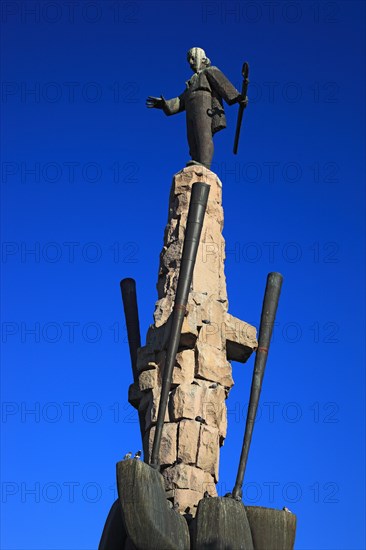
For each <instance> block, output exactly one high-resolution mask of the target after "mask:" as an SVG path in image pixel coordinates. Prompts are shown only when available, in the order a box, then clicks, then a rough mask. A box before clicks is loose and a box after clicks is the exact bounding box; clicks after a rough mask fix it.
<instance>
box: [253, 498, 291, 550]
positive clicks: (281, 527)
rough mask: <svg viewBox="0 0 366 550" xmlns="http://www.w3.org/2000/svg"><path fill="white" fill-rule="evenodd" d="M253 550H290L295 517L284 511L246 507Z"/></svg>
mask: <svg viewBox="0 0 366 550" xmlns="http://www.w3.org/2000/svg"><path fill="white" fill-rule="evenodd" d="M245 509H246V512H247V517H248V521H249V525H250V530H251V532H252V537H253V544H254V549H255V550H261V549H262V548H271V549H272V548H273V549H275V550H277V549H280V550H292V549H293V547H294V544H295V534H296V516H295V514H291V513H289V512H286V511H284V510H276V509H275V508H263V507H261V506H246V507H245Z"/></svg>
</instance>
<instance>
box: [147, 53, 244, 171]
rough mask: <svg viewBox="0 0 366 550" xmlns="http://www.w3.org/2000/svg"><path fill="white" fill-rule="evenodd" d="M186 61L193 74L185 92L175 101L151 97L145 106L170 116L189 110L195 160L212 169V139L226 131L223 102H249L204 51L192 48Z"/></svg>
mask: <svg viewBox="0 0 366 550" xmlns="http://www.w3.org/2000/svg"><path fill="white" fill-rule="evenodd" d="M187 60H188V63H189V64H190V66H191V69H192V70H193V71H194V75H193V76H192V77H191V78H190V79H189V80H188V81H187V82H186V89H185V90H184V92H183V93H182V94H181V95H179V96H178V97H175V98H173V99H164V97H163V96H160V97H152V96H149V97H148V98H147V100H146V106H147V107H149V108H155V109H162V110H163V111H164V113H165V114H166V115H168V116H170V115H175V114H176V113H180V112H181V111H186V122H187V138H188V144H189V154H190V156H191V159H192V161H190V162H188V163H187V164H188V165H189V164H203V165H204V166H206V168H210V166H211V162H212V157H213V151H214V146H213V140H212V136H213V135H214V134H215V133H216V132H219V131H220V130H222V129H223V128H226V118H225V111H224V107H223V99H224V100H225V102H226V103H227V104H228V105H233V104H234V103H240V104H241V105H242V106H245V105H246V104H247V102H248V99H247V98H246V97H243V96H242V94H241V93H240V92H238V90H237V89H236V88H235V86H233V85H232V84H231V82H230V81H229V80H228V79H227V78H226V76H225V75H224V74H223V73H222V72H221V71H220V70H219V69H218V68H217V67H213V66H211V62H210V60H209V59H208V58H207V57H206V54H205V52H204V50H203V49H202V48H191V49H190V50H189V51H188V53H187Z"/></svg>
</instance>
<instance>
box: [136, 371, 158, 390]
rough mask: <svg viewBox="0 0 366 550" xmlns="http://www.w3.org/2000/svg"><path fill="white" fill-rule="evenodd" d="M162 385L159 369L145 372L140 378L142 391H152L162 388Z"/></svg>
mask: <svg viewBox="0 0 366 550" xmlns="http://www.w3.org/2000/svg"><path fill="white" fill-rule="evenodd" d="M160 384H161V381H160V377H159V371H158V369H151V370H145V371H143V372H142V373H141V374H140V376H139V388H140V391H146V390H151V389H152V388H155V387H156V386H160Z"/></svg>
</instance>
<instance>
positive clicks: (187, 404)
mask: <svg viewBox="0 0 366 550" xmlns="http://www.w3.org/2000/svg"><path fill="white" fill-rule="evenodd" d="M201 410H202V388H201V387H200V386H198V385H196V384H181V385H180V386H178V387H177V388H176V389H175V390H174V391H173V392H172V394H171V397H170V415H171V419H172V420H176V421H177V420H180V419H182V418H191V419H194V418H196V416H200V414H201Z"/></svg>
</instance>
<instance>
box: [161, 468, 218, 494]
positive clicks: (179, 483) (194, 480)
mask: <svg viewBox="0 0 366 550" xmlns="http://www.w3.org/2000/svg"><path fill="white" fill-rule="evenodd" d="M163 477H164V481H165V487H166V489H168V490H170V489H191V490H192V491H197V492H200V493H201V495H202V496H203V495H204V493H205V491H208V493H209V494H210V495H212V496H216V495H217V492H216V486H215V483H214V480H213V477H212V475H211V474H209V473H208V472H205V471H203V470H201V469H200V468H195V467H194V466H189V465H187V464H177V465H176V466H172V467H171V468H166V469H165V470H164V472H163Z"/></svg>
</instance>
